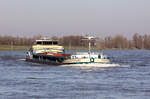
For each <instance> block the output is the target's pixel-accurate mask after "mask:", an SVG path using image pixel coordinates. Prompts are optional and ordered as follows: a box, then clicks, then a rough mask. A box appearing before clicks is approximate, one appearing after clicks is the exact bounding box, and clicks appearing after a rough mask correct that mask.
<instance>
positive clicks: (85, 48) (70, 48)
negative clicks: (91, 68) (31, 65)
mask: <svg viewBox="0 0 150 99" xmlns="http://www.w3.org/2000/svg"><path fill="white" fill-rule="evenodd" d="M29 48H30V46H24V45H20V46H17V45H14V46H10V45H0V51H5V50H6V51H9V50H10V51H11V50H14V51H16V50H28V49H29ZM64 48H65V49H66V50H87V49H88V47H80V46H77V47H68V46H65V47H64ZM102 49H103V50H137V49H136V48H132V49H127V48H126V49H120V48H111V49H110V48H98V47H92V48H91V50H102Z"/></svg>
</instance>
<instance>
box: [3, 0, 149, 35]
mask: <svg viewBox="0 0 150 99" xmlns="http://www.w3.org/2000/svg"><path fill="white" fill-rule="evenodd" d="M134 33H139V34H150V0H0V35H13V36H27V37H30V36H33V35H38V34H40V35H43V36H63V35H86V34H94V35H98V36H102V37H103V36H114V35H117V34H121V35H123V36H126V37H131V36H132V35H133V34H134Z"/></svg>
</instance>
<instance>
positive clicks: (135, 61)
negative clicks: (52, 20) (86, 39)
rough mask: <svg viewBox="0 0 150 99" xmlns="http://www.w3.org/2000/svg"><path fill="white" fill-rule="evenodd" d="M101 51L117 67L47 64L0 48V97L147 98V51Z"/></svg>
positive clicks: (149, 53) (149, 69) (149, 89)
mask: <svg viewBox="0 0 150 99" xmlns="http://www.w3.org/2000/svg"><path fill="white" fill-rule="evenodd" d="M104 53H105V54H107V55H108V56H110V57H111V60H112V61H113V62H115V63H117V64H121V66H120V67H113V68H112V67H110V68H74V67H62V66H49V65H43V64H35V63H30V62H25V61H24V60H23V58H24V56H25V52H24V51H13V52H9V51H0V99H150V51H149V50H105V51H104ZM124 65H128V67H124Z"/></svg>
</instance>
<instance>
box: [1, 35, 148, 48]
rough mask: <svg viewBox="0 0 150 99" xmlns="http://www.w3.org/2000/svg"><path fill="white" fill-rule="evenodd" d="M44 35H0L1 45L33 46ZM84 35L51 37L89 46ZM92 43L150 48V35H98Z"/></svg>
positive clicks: (106, 46) (72, 43)
mask: <svg viewBox="0 0 150 99" xmlns="http://www.w3.org/2000/svg"><path fill="white" fill-rule="evenodd" d="M41 37H42V36H41V35H37V36H34V37H31V38H29V37H13V36H0V45H11V44H13V45H24V46H31V45H33V43H34V41H35V40H37V39H40V38H41ZM83 38H84V37H83V36H72V35H71V36H63V37H56V36H54V37H51V39H53V40H59V42H60V44H61V45H63V46H67V47H69V46H70V47H88V41H86V40H85V41H84V40H83ZM91 45H92V46H93V47H96V48H102V49H150V35H147V34H145V35H140V34H138V33H135V34H134V35H133V37H132V39H127V38H126V37H124V36H122V35H116V36H114V37H112V36H107V37H104V38H99V37H97V38H96V39H95V40H93V41H92V43H91Z"/></svg>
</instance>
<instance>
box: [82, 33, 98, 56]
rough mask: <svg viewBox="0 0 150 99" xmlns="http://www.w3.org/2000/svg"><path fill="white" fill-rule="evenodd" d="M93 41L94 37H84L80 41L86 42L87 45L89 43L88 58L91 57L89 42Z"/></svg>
mask: <svg viewBox="0 0 150 99" xmlns="http://www.w3.org/2000/svg"><path fill="white" fill-rule="evenodd" d="M94 39H95V37H94V36H86V37H84V38H83V39H82V40H88V43H89V51H88V54H89V58H90V57H91V41H92V40H94Z"/></svg>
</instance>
